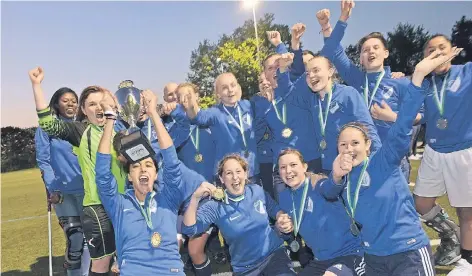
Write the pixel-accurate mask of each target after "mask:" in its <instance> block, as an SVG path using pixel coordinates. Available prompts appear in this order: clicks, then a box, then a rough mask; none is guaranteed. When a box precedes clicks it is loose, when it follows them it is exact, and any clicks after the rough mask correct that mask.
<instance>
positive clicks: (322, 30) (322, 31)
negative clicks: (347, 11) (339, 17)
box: [320, 24, 331, 34]
mask: <svg viewBox="0 0 472 276" xmlns="http://www.w3.org/2000/svg"><path fill="white" fill-rule="evenodd" d="M330 28H331V24H328V27H326V28H325V29H323V27H321V31H320V34H321V33H324V32H325V31H327V30H329V29H330Z"/></svg>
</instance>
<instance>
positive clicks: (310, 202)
mask: <svg viewBox="0 0 472 276" xmlns="http://www.w3.org/2000/svg"><path fill="white" fill-rule="evenodd" d="M305 210H306V211H307V212H310V213H312V212H313V200H312V199H311V197H308V202H307V203H306V208H305Z"/></svg>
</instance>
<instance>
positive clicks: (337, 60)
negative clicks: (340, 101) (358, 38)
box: [317, 0, 365, 91]
mask: <svg viewBox="0 0 472 276" xmlns="http://www.w3.org/2000/svg"><path fill="white" fill-rule="evenodd" d="M347 2H350V3H352V4H349V3H347ZM353 7H354V3H353V2H352V1H346V0H343V1H342V2H341V17H340V18H339V21H338V22H337V23H336V26H335V27H334V30H333V31H332V32H331V34H330V36H329V37H328V38H326V37H325V44H324V46H323V48H322V49H321V55H323V56H325V57H327V58H328V59H329V60H330V61H331V62H332V63H333V64H334V66H335V67H336V70H337V71H338V73H339V74H340V75H341V78H342V79H343V80H344V81H345V82H346V83H347V84H349V85H350V86H353V87H354V88H356V89H357V90H358V91H360V87H361V86H362V85H363V82H364V78H365V74H364V72H362V71H361V70H360V69H359V68H358V67H357V66H356V65H355V64H354V63H353V62H352V61H351V60H350V59H349V57H348V56H347V55H346V52H345V51H344V49H343V47H342V46H341V40H342V39H343V37H344V32H345V31H346V27H347V23H346V22H347V20H348V18H349V16H350V14H351V11H352V8H353ZM329 16H330V14H329V10H326V9H325V10H321V11H320V12H319V14H317V18H318V22H319V23H320V25H321V26H322V28H323V26H324V27H325V28H328V26H329V28H328V30H326V31H323V33H326V34H328V33H329V30H330V28H331V26H330V24H329ZM323 30H324V29H323Z"/></svg>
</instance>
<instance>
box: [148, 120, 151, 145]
mask: <svg viewBox="0 0 472 276" xmlns="http://www.w3.org/2000/svg"><path fill="white" fill-rule="evenodd" d="M147 125H148V129H147V134H148V135H147V137H148V140H149V142H151V118H148V123H147Z"/></svg>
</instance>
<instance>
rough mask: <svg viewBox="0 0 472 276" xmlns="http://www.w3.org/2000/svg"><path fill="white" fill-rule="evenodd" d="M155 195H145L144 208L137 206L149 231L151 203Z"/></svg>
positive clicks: (151, 193)
mask: <svg viewBox="0 0 472 276" xmlns="http://www.w3.org/2000/svg"><path fill="white" fill-rule="evenodd" d="M155 195H156V193H155V192H154V191H152V192H150V193H147V194H146V198H145V199H144V206H142V205H141V204H139V208H140V210H141V214H143V217H144V220H146V224H147V226H148V228H149V229H151V230H152V229H153V227H152V219H151V201H152V200H153V198H154V196H155Z"/></svg>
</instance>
